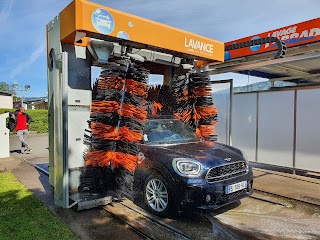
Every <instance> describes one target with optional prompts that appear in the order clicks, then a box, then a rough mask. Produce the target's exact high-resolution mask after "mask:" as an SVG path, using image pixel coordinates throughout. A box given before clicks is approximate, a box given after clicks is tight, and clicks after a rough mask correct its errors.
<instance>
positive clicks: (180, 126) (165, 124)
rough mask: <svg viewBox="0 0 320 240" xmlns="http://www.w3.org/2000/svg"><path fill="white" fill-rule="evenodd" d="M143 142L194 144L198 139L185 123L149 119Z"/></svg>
mask: <svg viewBox="0 0 320 240" xmlns="http://www.w3.org/2000/svg"><path fill="white" fill-rule="evenodd" d="M143 140H144V142H146V143H178V142H194V141H199V140H200V138H199V137H198V136H197V135H196V134H195V133H194V131H193V130H192V129H191V128H190V127H188V126H187V125H186V124H185V123H183V122H182V121H180V120H177V119H150V120H148V121H147V123H146V128H145V131H144V136H143Z"/></svg>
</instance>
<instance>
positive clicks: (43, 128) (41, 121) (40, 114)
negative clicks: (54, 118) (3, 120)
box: [0, 108, 48, 133]
mask: <svg viewBox="0 0 320 240" xmlns="http://www.w3.org/2000/svg"><path fill="white" fill-rule="evenodd" d="M5 111H9V112H14V111H15V110H14V109H4V108H0V114H2V113H4V112H5ZM26 113H28V114H29V116H30V117H31V118H32V120H33V122H32V123H30V126H29V131H35V132H37V133H47V132H48V110H45V109H39V110H26Z"/></svg>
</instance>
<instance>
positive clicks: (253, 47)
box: [250, 36, 261, 52]
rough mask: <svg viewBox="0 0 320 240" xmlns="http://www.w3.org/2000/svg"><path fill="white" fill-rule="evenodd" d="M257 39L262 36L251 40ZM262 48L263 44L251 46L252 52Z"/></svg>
mask: <svg viewBox="0 0 320 240" xmlns="http://www.w3.org/2000/svg"><path fill="white" fill-rule="evenodd" d="M256 39H260V37H259V36H255V37H253V38H252V39H251V40H256ZM260 48H261V45H256V46H251V47H250V50H251V51H252V52H255V51H258V50H259V49H260Z"/></svg>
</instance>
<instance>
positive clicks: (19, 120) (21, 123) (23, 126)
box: [14, 107, 32, 153]
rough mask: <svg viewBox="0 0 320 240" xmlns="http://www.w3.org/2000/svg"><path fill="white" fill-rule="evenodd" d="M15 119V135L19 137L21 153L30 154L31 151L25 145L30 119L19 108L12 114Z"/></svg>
mask: <svg viewBox="0 0 320 240" xmlns="http://www.w3.org/2000/svg"><path fill="white" fill-rule="evenodd" d="M14 118H15V130H16V131H17V135H18V136H19V140H20V142H21V153H25V152H31V151H32V149H31V147H30V146H29V144H28V143H27V135H28V127H29V124H30V123H31V122H32V118H31V117H30V116H29V115H28V114H27V113H25V109H24V108H23V107H20V108H19V110H17V111H16V112H15V113H14Z"/></svg>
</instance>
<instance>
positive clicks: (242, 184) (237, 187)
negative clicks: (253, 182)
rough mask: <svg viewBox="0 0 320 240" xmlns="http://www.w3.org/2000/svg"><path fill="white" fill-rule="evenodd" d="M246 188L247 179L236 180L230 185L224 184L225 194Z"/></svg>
mask: <svg viewBox="0 0 320 240" xmlns="http://www.w3.org/2000/svg"><path fill="white" fill-rule="evenodd" d="M245 188H247V181H243V182H238V183H235V184H232V185H228V186H226V194H229V193H233V192H236V191H239V190H242V189H245Z"/></svg>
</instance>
